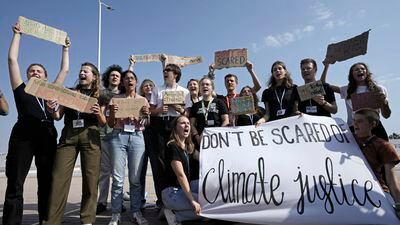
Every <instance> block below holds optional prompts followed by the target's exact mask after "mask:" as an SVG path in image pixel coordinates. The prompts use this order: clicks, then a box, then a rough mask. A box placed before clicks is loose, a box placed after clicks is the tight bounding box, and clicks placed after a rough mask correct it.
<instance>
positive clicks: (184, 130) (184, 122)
mask: <svg viewBox="0 0 400 225" xmlns="http://www.w3.org/2000/svg"><path fill="white" fill-rule="evenodd" d="M171 127H172V131H171V137H170V140H169V142H168V144H167V149H166V152H165V156H166V157H165V158H166V164H165V165H166V173H165V176H166V181H168V182H167V183H166V187H165V188H164V189H163V190H162V192H161V196H162V200H163V203H164V206H165V209H164V213H165V217H166V219H167V222H168V224H169V225H172V224H180V222H182V221H186V220H195V219H200V217H199V214H200V211H201V208H200V204H199V203H198V202H197V195H198V180H196V181H192V182H190V166H189V157H190V154H191V153H192V152H193V150H194V145H193V142H192V139H191V136H190V128H191V127H190V122H189V119H188V118H187V117H186V116H179V117H177V118H176V119H174V120H173V121H172V124H171Z"/></svg>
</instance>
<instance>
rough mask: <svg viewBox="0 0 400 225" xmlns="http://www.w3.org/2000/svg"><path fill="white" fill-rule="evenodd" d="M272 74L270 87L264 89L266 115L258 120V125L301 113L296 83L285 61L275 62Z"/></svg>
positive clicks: (263, 98)
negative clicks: (298, 108) (298, 107)
mask: <svg viewBox="0 0 400 225" xmlns="http://www.w3.org/2000/svg"><path fill="white" fill-rule="evenodd" d="M271 74H272V75H271V77H270V79H269V82H268V88H267V89H266V90H264V92H263V94H262V98H261V100H262V101H263V102H264V105H265V115H264V116H263V118H261V119H259V120H258V121H257V122H256V126H258V125H260V124H262V123H265V122H267V121H273V120H277V119H282V118H286V117H289V116H293V115H295V114H297V113H299V112H298V110H297V105H298V94H297V91H296V85H295V84H293V80H292V78H291V77H290V73H289V71H288V70H287V69H286V65H285V63H284V62H281V61H276V62H274V63H273V64H272V67H271Z"/></svg>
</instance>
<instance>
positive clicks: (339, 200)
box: [294, 157, 381, 214]
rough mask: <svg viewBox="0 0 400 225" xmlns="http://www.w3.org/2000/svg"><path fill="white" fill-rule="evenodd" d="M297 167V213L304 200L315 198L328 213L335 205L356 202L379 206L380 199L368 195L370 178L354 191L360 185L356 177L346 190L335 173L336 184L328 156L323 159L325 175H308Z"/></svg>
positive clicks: (339, 176) (361, 204) (300, 211)
mask: <svg viewBox="0 0 400 225" xmlns="http://www.w3.org/2000/svg"><path fill="white" fill-rule="evenodd" d="M298 169H299V172H298V175H297V178H296V179H295V180H294V182H295V183H299V185H300V198H299V200H298V202H297V213H299V214H303V213H304V209H305V207H304V205H305V202H306V201H307V202H309V203H314V202H315V201H316V200H317V198H318V199H319V200H323V201H324V206H325V211H326V212H327V213H329V214H333V213H334V211H335V205H336V206H337V205H345V204H346V205H349V206H352V205H354V204H355V203H357V204H358V205H360V206H364V205H366V204H367V203H369V204H371V205H372V206H374V207H376V208H380V207H381V201H380V200H378V201H377V202H375V201H374V200H373V199H372V198H371V196H370V195H369V192H371V191H372V189H373V184H372V182H371V181H370V180H366V181H365V182H364V184H363V188H362V189H363V190H362V191H356V188H359V186H360V185H359V183H358V180H357V179H352V180H351V185H350V186H351V188H347V191H346V188H345V186H344V185H343V180H342V177H341V175H340V174H337V177H338V181H339V184H337V183H336V182H337V179H334V174H333V171H334V168H333V164H332V160H331V159H330V158H329V157H327V158H326V159H325V171H326V174H325V175H319V176H310V177H309V175H307V174H305V175H304V174H303V173H302V171H301V170H300V167H298ZM349 189H351V191H350V190H349Z"/></svg>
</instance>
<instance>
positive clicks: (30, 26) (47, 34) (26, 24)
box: [18, 16, 67, 45]
mask: <svg viewBox="0 0 400 225" xmlns="http://www.w3.org/2000/svg"><path fill="white" fill-rule="evenodd" d="M18 22H19V24H20V26H21V32H22V33H24V34H28V35H31V36H34V37H37V38H40V39H43V40H46V41H51V42H54V43H56V44H59V45H65V39H66V38H67V33H66V32H65V31H62V30H58V29H56V28H53V27H50V26H47V25H45V24H42V23H39V22H36V21H34V20H30V19H27V18H25V17H23V16H20V17H18Z"/></svg>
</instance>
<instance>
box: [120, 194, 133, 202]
mask: <svg viewBox="0 0 400 225" xmlns="http://www.w3.org/2000/svg"><path fill="white" fill-rule="evenodd" d="M122 199H124V201H130V200H131V196H130V194H129V192H124V195H123V196H122Z"/></svg>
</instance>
